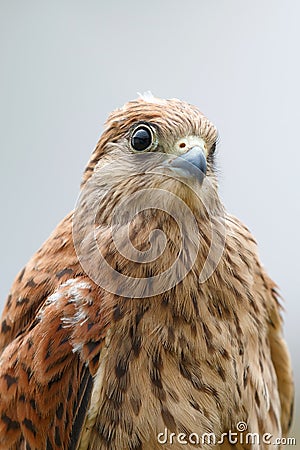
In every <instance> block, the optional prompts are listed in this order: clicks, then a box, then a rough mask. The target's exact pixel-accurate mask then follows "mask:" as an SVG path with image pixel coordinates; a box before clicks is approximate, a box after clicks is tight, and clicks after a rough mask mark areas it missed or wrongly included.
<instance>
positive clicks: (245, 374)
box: [243, 366, 249, 389]
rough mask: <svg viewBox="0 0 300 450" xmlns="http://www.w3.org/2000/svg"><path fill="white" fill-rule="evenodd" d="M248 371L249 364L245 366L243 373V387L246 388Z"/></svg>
mask: <svg viewBox="0 0 300 450" xmlns="http://www.w3.org/2000/svg"><path fill="white" fill-rule="evenodd" d="M248 372H249V366H247V367H245V369H244V373H243V384H244V389H245V388H246V386H247V383H248Z"/></svg>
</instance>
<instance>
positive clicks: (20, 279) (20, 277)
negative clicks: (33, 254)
mask: <svg viewBox="0 0 300 450" xmlns="http://www.w3.org/2000/svg"><path fill="white" fill-rule="evenodd" d="M25 270H26V267H24V269H22V270H21V272H20V275H19V277H18V282H19V283H21V281H22V280H23V277H24V273H25Z"/></svg>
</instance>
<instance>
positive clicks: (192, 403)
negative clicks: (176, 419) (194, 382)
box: [189, 399, 202, 412]
mask: <svg viewBox="0 0 300 450" xmlns="http://www.w3.org/2000/svg"><path fill="white" fill-rule="evenodd" d="M189 404H190V405H191V406H192V407H193V408H194V409H196V411H200V412H202V411H201V408H200V405H199V403H197V402H196V401H195V400H194V399H192V400H189Z"/></svg>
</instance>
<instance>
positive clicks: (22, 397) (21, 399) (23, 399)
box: [19, 394, 26, 403]
mask: <svg viewBox="0 0 300 450" xmlns="http://www.w3.org/2000/svg"><path fill="white" fill-rule="evenodd" d="M19 401H20V402H22V403H25V401H26V398H25V395H24V394H21V395H20V397H19Z"/></svg>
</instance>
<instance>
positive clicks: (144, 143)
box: [130, 125, 153, 152]
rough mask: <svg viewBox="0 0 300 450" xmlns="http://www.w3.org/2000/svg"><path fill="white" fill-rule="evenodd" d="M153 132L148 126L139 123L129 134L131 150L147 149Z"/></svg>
mask: <svg viewBox="0 0 300 450" xmlns="http://www.w3.org/2000/svg"><path fill="white" fill-rule="evenodd" d="M152 141H153V134H152V131H151V129H150V128H149V127H147V126H146V125H141V126H139V127H138V128H136V129H135V130H134V132H133V133H132V136H131V140H130V144H131V147H132V148H133V150H136V151H138V152H141V151H143V150H147V148H149V147H150V146H151V144H152Z"/></svg>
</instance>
